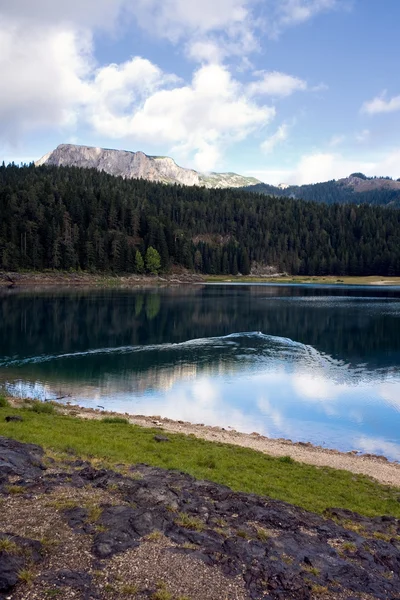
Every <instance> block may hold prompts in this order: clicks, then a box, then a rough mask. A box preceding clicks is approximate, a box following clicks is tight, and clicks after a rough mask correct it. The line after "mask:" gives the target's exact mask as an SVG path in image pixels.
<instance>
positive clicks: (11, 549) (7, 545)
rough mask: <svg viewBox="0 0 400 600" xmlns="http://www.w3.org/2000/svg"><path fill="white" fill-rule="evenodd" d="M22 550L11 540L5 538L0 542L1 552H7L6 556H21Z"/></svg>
mask: <svg viewBox="0 0 400 600" xmlns="http://www.w3.org/2000/svg"><path fill="white" fill-rule="evenodd" d="M19 551H20V548H19V546H17V544H16V543H15V542H13V541H12V540H10V538H8V537H5V538H3V539H2V540H0V552H6V554H19Z"/></svg>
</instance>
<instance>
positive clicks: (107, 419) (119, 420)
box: [102, 417, 129, 425]
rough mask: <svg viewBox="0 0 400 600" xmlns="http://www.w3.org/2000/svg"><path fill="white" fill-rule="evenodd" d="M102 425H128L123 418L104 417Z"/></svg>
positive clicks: (126, 420)
mask: <svg viewBox="0 0 400 600" xmlns="http://www.w3.org/2000/svg"><path fill="white" fill-rule="evenodd" d="M102 422H103V423H119V424H120V425H129V421H128V419H124V417H105V418H104V419H102Z"/></svg>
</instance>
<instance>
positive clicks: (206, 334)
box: [0, 284, 400, 460]
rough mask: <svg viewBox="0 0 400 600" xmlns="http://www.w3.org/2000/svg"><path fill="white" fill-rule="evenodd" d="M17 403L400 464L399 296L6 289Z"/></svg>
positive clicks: (2, 377)
mask: <svg viewBox="0 0 400 600" xmlns="http://www.w3.org/2000/svg"><path fill="white" fill-rule="evenodd" d="M0 387H3V388H5V389H6V390H7V391H8V392H10V393H12V394H14V395H18V396H23V397H25V396H29V397H36V398H39V399H42V400H44V399H54V398H58V397H60V396H67V395H70V398H67V399H65V400H64V401H66V400H69V401H71V402H76V403H79V404H81V405H83V406H88V407H92V408H96V407H97V406H102V407H105V408H106V409H111V410H115V411H119V412H128V413H132V414H143V415H160V416H162V417H169V418H172V419H178V420H185V421H191V422H194V423H204V424H206V425H219V426H222V427H225V428H227V429H228V428H234V429H237V430H238V431H243V432H248V433H251V432H253V431H255V432H258V433H260V434H263V435H267V436H270V437H283V438H290V439H292V440H293V441H311V442H313V443H315V444H319V445H323V446H326V447H330V448H337V449H340V450H346V451H347V450H354V449H355V450H359V451H363V452H372V453H381V454H384V455H386V456H387V457H388V458H390V459H395V460H399V459H400V427H399V425H400V413H399V411H400V288H386V287H378V286H371V287H345V286H340V287H327V286H306V285H303V286H302V285H291V286H290V285H266V284H265V285H264V284H260V285H257V284H254V285H205V286H201V285H199V286H181V287H165V288H147V289H129V290H127V289H108V290H82V289H79V290H65V289H64V290H63V289H60V290H57V291H55V290H41V291H36V290H35V291H32V290H27V291H19V290H7V291H3V292H2V293H1V295H0Z"/></svg>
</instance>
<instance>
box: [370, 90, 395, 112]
mask: <svg viewBox="0 0 400 600" xmlns="http://www.w3.org/2000/svg"><path fill="white" fill-rule="evenodd" d="M385 96H386V92H383V93H382V94H381V96H377V97H376V98H374V99H373V100H370V101H369V102H364V104H363V105H362V107H361V112H364V113H367V114H369V115H376V114H379V113H391V112H395V111H397V110H400V96H393V98H390V99H389V100H386V98H385Z"/></svg>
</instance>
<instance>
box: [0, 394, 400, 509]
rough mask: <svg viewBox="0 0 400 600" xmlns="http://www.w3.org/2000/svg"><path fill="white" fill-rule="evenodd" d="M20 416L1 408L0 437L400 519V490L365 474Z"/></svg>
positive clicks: (92, 424) (74, 421)
mask: <svg viewBox="0 0 400 600" xmlns="http://www.w3.org/2000/svg"><path fill="white" fill-rule="evenodd" d="M44 406H47V405H44ZM18 413H20V414H23V416H24V421H23V422H22V423H6V422H5V421H4V417H5V416H6V415H7V414H8V412H7V409H6V408H0V435H5V436H9V437H13V438H15V439H18V440H20V441H21V442H29V443H34V444H39V445H41V446H43V448H45V449H46V450H48V451H50V450H51V451H53V452H57V453H60V452H61V453H65V452H66V451H68V452H69V453H70V452H71V451H73V452H74V453H75V454H76V455H78V456H81V457H83V458H85V457H90V460H92V461H96V462H97V464H104V465H105V466H109V467H113V466H114V465H121V464H127V465H132V464H135V463H146V464H149V465H153V466H158V467H163V468H167V469H178V470H180V471H184V472H186V473H189V474H190V475H193V476H194V477H197V478H199V479H208V480H211V481H215V482H217V483H221V484H223V485H227V486H229V487H231V488H232V489H233V490H236V491H243V492H249V493H256V494H261V495H266V496H270V497H272V498H276V499H278V500H284V501H286V502H290V503H292V504H296V505H298V506H302V507H303V508H306V509H308V510H311V511H314V512H317V513H323V512H324V510H326V509H328V508H332V507H340V508H347V509H350V510H353V511H355V512H358V513H360V514H363V515H366V516H377V515H385V514H386V515H393V516H395V517H397V518H400V502H399V501H398V500H399V498H400V488H391V487H389V486H384V485H381V484H379V483H377V482H375V481H373V480H372V479H370V478H368V477H365V476H363V475H355V474H354V473H350V472H348V471H339V470H335V469H331V468H328V467H315V466H312V465H306V464H302V463H298V462H296V461H287V459H284V460H282V458H281V459H280V458H275V457H272V456H268V455H266V454H262V453H261V452H256V451H254V450H251V449H249V448H240V447H238V446H230V445H228V444H220V443H214V442H208V441H205V440H199V439H196V438H195V437H194V436H185V435H181V434H172V433H168V437H169V439H170V443H169V444H158V443H157V442H156V441H155V440H154V439H153V438H154V434H155V433H159V430H156V429H147V428H144V427H138V426H136V425H126V426H124V427H121V424H120V423H116V422H112V423H110V422H104V421H101V420H84V419H78V418H74V417H70V416H63V415H60V414H57V413H55V414H45V413H42V412H36V411H33V410H15V414H18ZM283 458H284V457H283ZM377 468H379V466H377Z"/></svg>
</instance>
